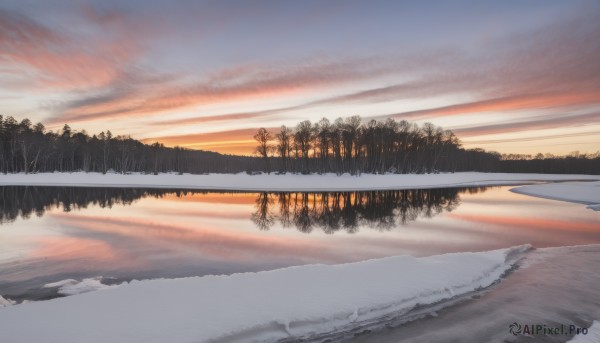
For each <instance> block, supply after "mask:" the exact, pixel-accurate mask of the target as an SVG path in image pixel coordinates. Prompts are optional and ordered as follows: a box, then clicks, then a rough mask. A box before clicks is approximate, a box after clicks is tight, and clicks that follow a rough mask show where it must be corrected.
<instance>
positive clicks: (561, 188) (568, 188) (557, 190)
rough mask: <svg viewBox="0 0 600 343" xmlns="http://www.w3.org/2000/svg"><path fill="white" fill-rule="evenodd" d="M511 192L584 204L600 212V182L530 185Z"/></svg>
mask: <svg viewBox="0 0 600 343" xmlns="http://www.w3.org/2000/svg"><path fill="white" fill-rule="evenodd" d="M511 191H513V192H515V193H520V194H525V195H531V196H536V197H540V198H547V199H554V200H562V201H569V202H576V203H582V204H586V205H588V208H590V209H592V210H595V211H600V181H595V182H560V183H547V184H538V185H529V186H523V187H517V188H513V189H511Z"/></svg>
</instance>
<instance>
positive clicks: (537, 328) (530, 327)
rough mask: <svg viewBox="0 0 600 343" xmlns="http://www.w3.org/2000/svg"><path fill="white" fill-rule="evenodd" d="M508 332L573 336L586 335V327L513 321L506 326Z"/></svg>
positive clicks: (530, 334) (512, 333)
mask: <svg viewBox="0 0 600 343" xmlns="http://www.w3.org/2000/svg"><path fill="white" fill-rule="evenodd" d="M508 332H510V334H511V335H514V336H518V335H524V336H539V335H544V336H557V335H565V336H573V335H587V333H588V329H587V328H581V327H578V326H576V325H568V326H567V325H564V324H560V325H559V326H547V325H545V324H523V325H521V324H520V323H517V322H514V323H512V324H510V325H509V326H508Z"/></svg>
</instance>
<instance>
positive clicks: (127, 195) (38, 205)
mask: <svg viewBox="0 0 600 343" xmlns="http://www.w3.org/2000/svg"><path fill="white" fill-rule="evenodd" d="M196 193H206V192H201V191H185V190H183V191H182V190H169V189H143V188H83V187H26V186H6V187H0V224H2V223H7V222H12V221H14V220H15V219H17V218H19V217H21V218H23V219H29V218H30V217H31V215H32V214H35V215H36V216H38V217H41V216H43V215H44V213H45V212H46V211H49V210H51V209H52V208H61V209H62V210H63V211H64V212H70V211H71V210H73V209H76V210H80V209H85V208H87V207H88V206H90V205H96V206H98V207H100V208H112V207H113V206H114V205H131V204H132V203H133V202H135V201H136V200H138V199H141V198H146V197H153V198H162V197H164V196H167V195H174V196H176V197H178V198H179V197H185V196H187V195H188V194H196Z"/></svg>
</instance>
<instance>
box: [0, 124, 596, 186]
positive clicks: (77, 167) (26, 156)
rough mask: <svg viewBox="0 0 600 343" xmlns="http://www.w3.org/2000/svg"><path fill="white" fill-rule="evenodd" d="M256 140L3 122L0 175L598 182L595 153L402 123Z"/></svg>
mask: <svg viewBox="0 0 600 343" xmlns="http://www.w3.org/2000/svg"><path fill="white" fill-rule="evenodd" d="M254 138H255V139H256V141H257V147H256V151H255V152H256V155H255V156H236V155H224V154H219V153H216V152H210V151H202V150H191V149H185V148H181V147H165V146H164V145H163V144H161V143H159V142H157V143H153V144H145V143H142V142H140V141H139V140H136V139H133V138H131V137H130V136H126V135H118V136H113V135H112V133H111V132H110V131H106V132H100V133H99V134H93V135H90V134H88V133H87V132H86V131H85V130H82V131H74V130H72V129H71V127H70V126H69V125H67V124H65V125H64V126H63V128H62V130H58V131H49V130H46V128H45V126H44V125H43V124H42V123H36V124H33V123H32V122H31V121H30V120H29V119H23V120H21V121H20V122H19V121H17V120H16V119H15V118H13V117H11V116H8V117H3V116H2V115H0V172H1V173H38V172H54V171H58V172H72V171H84V172H100V173H107V172H118V173H130V172H141V173H155V174H156V173H164V172H177V173H192V174H203V173H239V172H247V173H259V172H267V173H271V172H276V173H304V174H309V173H336V174H344V173H349V174H353V175H359V174H361V173H380V174H382V173H436V172H457V171H482V172H527V173H559V174H560V173H562V174H565V173H572V174H576V173H582V174H600V153H595V154H589V155H586V154H577V153H574V154H570V155H568V156H552V155H542V154H538V155H534V156H530V155H514V154H511V155H501V154H499V153H495V152H487V151H485V150H483V149H464V148H463V147H462V146H461V143H460V140H459V139H458V137H457V136H456V135H455V134H454V133H453V132H452V131H450V130H444V129H442V128H440V127H437V126H435V125H433V124H430V123H425V124H423V125H421V126H418V125H416V124H414V123H410V122H408V121H405V120H402V121H396V120H393V119H388V120H386V121H375V120H371V121H368V122H364V121H363V120H361V118H360V117H358V116H353V117H349V118H346V119H342V118H338V119H336V120H335V121H333V122H330V121H329V120H328V119H326V118H324V119H321V120H320V121H319V122H317V123H311V122H310V121H308V120H305V121H302V122H300V123H299V124H298V125H297V126H296V127H295V128H289V127H286V126H281V128H280V129H279V130H278V131H277V132H270V131H269V130H266V129H264V128H261V129H259V130H258V132H257V133H256V135H255V136H254Z"/></svg>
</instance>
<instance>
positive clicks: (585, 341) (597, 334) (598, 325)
mask: <svg viewBox="0 0 600 343" xmlns="http://www.w3.org/2000/svg"><path fill="white" fill-rule="evenodd" d="M598 342H600V321H597V320H594V322H593V323H592V326H590V327H589V328H588V332H587V334H585V335H583V334H579V335H576V336H575V337H574V338H573V339H572V340H570V341H569V343H598Z"/></svg>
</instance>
